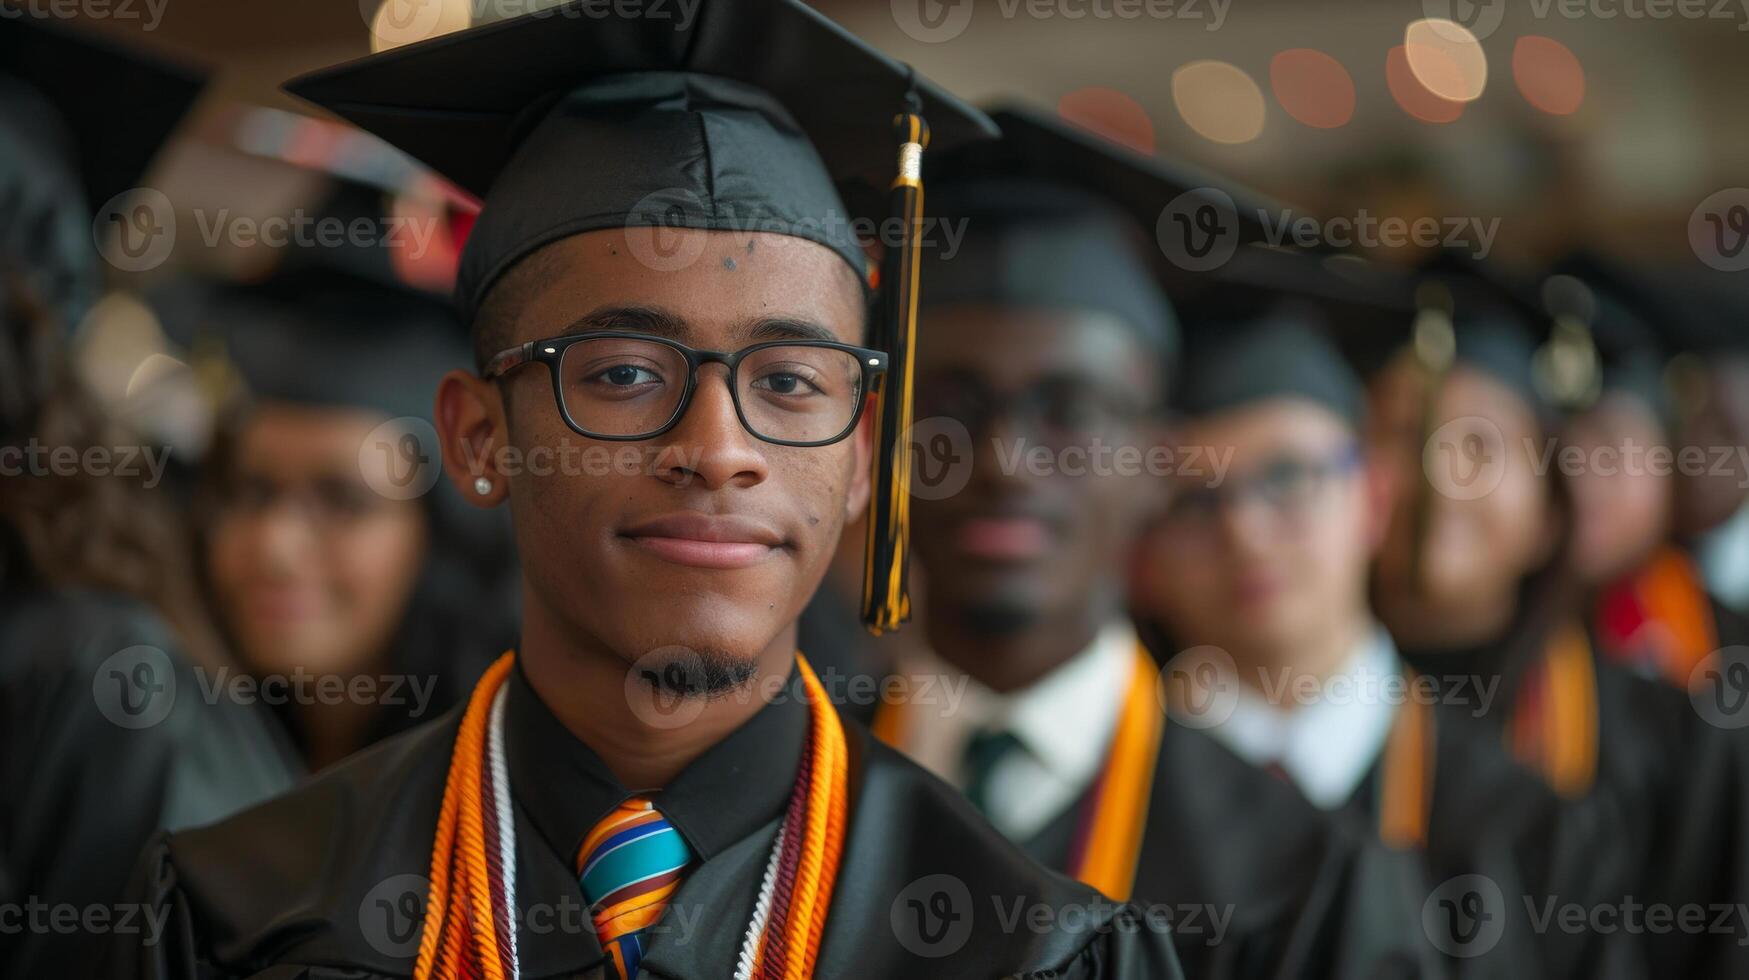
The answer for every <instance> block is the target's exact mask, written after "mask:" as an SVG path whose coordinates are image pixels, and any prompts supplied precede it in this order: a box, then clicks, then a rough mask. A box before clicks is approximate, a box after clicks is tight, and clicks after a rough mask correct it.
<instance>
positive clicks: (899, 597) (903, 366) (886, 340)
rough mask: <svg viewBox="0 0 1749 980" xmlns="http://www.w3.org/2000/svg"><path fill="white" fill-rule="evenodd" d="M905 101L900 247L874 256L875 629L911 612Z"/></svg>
mask: <svg viewBox="0 0 1749 980" xmlns="http://www.w3.org/2000/svg"><path fill="white" fill-rule="evenodd" d="M908 101H909V105H908V107H907V110H908V111H906V112H903V113H900V114H899V116H898V117H897V118H896V119H895V120H894V122H895V126H896V128H897V130H898V136H899V170H898V174H897V176H895V177H894V178H893V184H892V189H891V201H892V213H893V214H895V215H898V216H900V217H902V218H903V219H904V221H905V235H904V240H903V242H902V243H901V244H900V245H899V247H897V248H894V249H891V250H889V251H888V252H887V253H886V254H885V255H883V256H882V258H881V277H880V281H881V286H882V295H881V318H880V342H881V346H883V347H884V348H885V350H886V352H887V373H886V375H885V377H884V378H883V379H882V381H881V387H880V389H879V402H880V410H879V413H878V414H877V415H876V417H875V419H876V421H875V447H876V457H875V484H874V492H873V497H872V498H871V500H870V507H871V508H872V510H871V513H870V514H869V521H868V547H867V551H866V554H865V557H864V559H863V585H862V621H863V624H864V625H866V626H867V627H868V631H869V632H870V633H873V634H874V635H876V636H879V635H880V634H881V633H883V632H886V631H888V630H893V629H897V628H898V627H899V624H901V623H903V622H905V621H906V620H908V619H910V618H911V598H910V595H909V594H908V593H907V590H906V585H907V582H906V580H907V574H906V567H907V565H908V556H909V552H910V523H911V453H910V446H909V445H908V442H909V439H910V432H911V385H912V359H913V355H914V354H915V352H916V337H917V299H918V276H919V268H920V264H921V263H920V261H919V255H920V248H921V242H920V241H919V237H920V236H921V235H922V230H923V149H924V147H926V146H928V145H929V127H928V125H927V124H926V123H924V121H923V116H922V115H921V113H920V111H919V108H920V102H919V101H918V100H917V97H916V94H915V93H914V92H913V93H912V94H911V95H910V97H909V100H908Z"/></svg>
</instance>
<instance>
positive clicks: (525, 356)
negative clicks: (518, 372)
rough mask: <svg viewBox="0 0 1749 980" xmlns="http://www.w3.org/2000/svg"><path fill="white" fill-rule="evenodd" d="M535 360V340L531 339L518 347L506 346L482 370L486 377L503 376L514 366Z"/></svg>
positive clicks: (481, 373) (482, 374) (482, 375)
mask: <svg viewBox="0 0 1749 980" xmlns="http://www.w3.org/2000/svg"><path fill="white" fill-rule="evenodd" d="M532 360H534V341H532V340H531V341H529V342H528V343H526V344H522V345H520V346H517V347H510V348H506V349H505V350H501V351H499V352H498V353H497V354H495V355H493V357H492V359H491V360H490V361H487V362H486V369H485V370H484V371H481V372H480V376H481V377H484V378H498V377H503V376H504V375H505V374H506V373H508V372H509V371H510V370H511V369H512V368H516V367H520V366H522V365H524V364H527V363H528V362H529V361H532Z"/></svg>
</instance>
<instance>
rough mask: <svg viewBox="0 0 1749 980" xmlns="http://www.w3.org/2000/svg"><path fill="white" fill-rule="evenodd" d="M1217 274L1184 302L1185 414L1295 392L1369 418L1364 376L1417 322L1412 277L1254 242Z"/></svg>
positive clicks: (1181, 391) (1356, 420)
mask: <svg viewBox="0 0 1749 980" xmlns="http://www.w3.org/2000/svg"><path fill="white" fill-rule="evenodd" d="M1211 279H1212V282H1211V284H1210V286H1209V288H1208V289H1206V290H1205V291H1204V292H1203V293H1202V295H1200V296H1199V297H1198V298H1197V299H1196V301H1195V302H1193V303H1191V304H1188V305H1187V306H1185V307H1184V309H1183V318H1184V323H1185V330H1186V335H1187V341H1186V345H1185V346H1186V353H1185V358H1184V372H1183V377H1182V379H1181V381H1180V383H1179V385H1178V390H1177V397H1176V400H1175V401H1176V407H1177V409H1178V410H1179V411H1181V412H1184V413H1185V414H1188V415H1193V416H1195V415H1207V414H1210V413H1213V412H1218V411H1223V410H1225V409H1230V408H1236V407H1239V406H1242V405H1246V404H1249V403H1251V402H1256V401H1262V400H1265V399H1269V398H1281V397H1297V398H1303V399H1307V400H1310V401H1313V402H1316V403H1318V404H1321V405H1324V406H1325V407H1327V408H1329V409H1331V410H1332V411H1334V412H1336V413H1337V414H1339V415H1341V416H1342V417H1343V418H1345V419H1347V420H1348V421H1349V422H1350V423H1352V424H1354V425H1355V426H1356V427H1358V426H1359V425H1360V424H1361V422H1362V420H1363V417H1364V414H1365V405H1366V396H1365V388H1364V384H1363V381H1362V377H1363V376H1364V375H1365V374H1369V373H1371V372H1372V371H1373V370H1376V369H1377V368H1378V367H1379V366H1381V365H1382V364H1383V363H1384V361H1385V359H1387V358H1388V357H1389V356H1390V354H1392V353H1394V352H1395V351H1396V350H1398V349H1400V348H1401V347H1402V346H1403V345H1404V343H1405V342H1406V340H1407V338H1408V336H1409V329H1410V326H1411V324H1412V323H1413V321H1414V316H1415V307H1414V303H1413V289H1412V287H1411V285H1410V283H1409V282H1408V281H1407V280H1406V279H1405V278H1404V277H1402V276H1401V275H1399V274H1396V273H1393V272H1392V271H1391V270H1389V269H1387V268H1384V267H1381V266H1378V265H1376V264H1375V263H1372V262H1370V261H1368V260H1366V259H1364V258H1361V257H1359V256H1355V255H1345V254H1330V253H1319V252H1309V251H1306V250H1302V249H1287V248H1273V247H1262V246H1253V247H1246V248H1241V249H1240V250H1239V251H1238V252H1236V253H1235V254H1234V256H1233V259H1232V260H1231V261H1229V262H1228V263H1227V264H1226V265H1225V266H1223V267H1222V268H1221V269H1220V270H1219V271H1217V272H1215V273H1213V274H1212V276H1211Z"/></svg>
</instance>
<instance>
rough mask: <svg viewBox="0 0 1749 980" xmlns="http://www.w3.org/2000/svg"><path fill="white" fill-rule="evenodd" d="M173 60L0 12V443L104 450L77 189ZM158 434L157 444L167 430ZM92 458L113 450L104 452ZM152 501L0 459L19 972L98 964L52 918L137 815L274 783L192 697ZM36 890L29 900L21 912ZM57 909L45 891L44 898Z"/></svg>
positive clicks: (15, 448) (88, 968)
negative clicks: (86, 325)
mask: <svg viewBox="0 0 1749 980" xmlns="http://www.w3.org/2000/svg"><path fill="white" fill-rule="evenodd" d="M200 88H201V83H200V80H199V78H198V77H197V76H196V75H194V74H193V73H191V72H189V71H187V70H186V69H183V68H180V67H177V66H172V65H167V64H163V63H160V62H158V61H156V60H154V59H151V58H148V57H144V56H142V55H140V54H137V53H135V52H131V51H127V50H124V49H121V48H117V47H113V46H111V45H109V44H107V43H103V42H100V41H96V40H92V39H90V38H87V37H85V36H83V35H82V34H77V33H73V32H70V31H67V30H66V29H64V28H60V27H58V26H56V25H54V24H46V23H43V22H41V21H39V20H36V19H33V18H31V17H28V16H25V15H23V14H20V13H16V12H8V13H7V14H6V16H4V17H0V329H3V334H0V459H4V460H5V462H6V464H7V466H8V467H9V468H11V467H18V468H20V469H23V468H25V467H28V466H33V465H38V464H32V463H30V462H29V461H28V457H27V456H26V455H25V453H27V452H35V451H37V450H39V449H40V450H43V451H54V452H57V453H62V452H66V451H69V450H70V451H71V452H72V453H74V454H75V455H76V456H77V457H78V458H80V459H81V460H84V459H89V458H92V457H88V456H87V455H86V453H87V451H88V450H93V449H97V450H100V451H102V452H104V453H106V454H107V453H109V452H110V449H109V447H110V446H112V445H115V444H116V442H117V441H118V440H125V441H131V439H130V437H128V436H125V435H122V434H121V430H120V429H119V427H118V426H117V425H116V423H115V422H114V420H112V419H109V418H107V417H106V416H105V415H104V413H103V412H102V410H101V409H100V408H99V406H98V403H97V401H96V400H95V399H94V397H93V396H92V395H91V394H90V393H88V392H87V391H86V390H85V389H84V388H83V386H82V385H81V384H80V382H79V381H78V379H77V378H76V376H75V374H74V371H73V367H72V364H71V362H70V357H69V352H68V347H69V337H70V335H71V333H72V331H73V328H74V327H75V326H76V325H77V324H78V323H79V322H80V320H81V318H82V317H83V316H84V315H85V313H86V312H87V311H88V310H89V308H90V306H91V304H92V303H94V302H95V301H96V300H97V298H98V297H99V295H100V294H101V293H102V291H103V274H102V263H101V260H100V258H99V256H98V254H97V252H96V249H95V247H94V242H93V235H92V214H91V210H90V207H91V205H93V204H101V203H102V202H104V201H107V200H108V199H109V198H111V197H112V196H114V195H116V194H118V193H120V192H121V191H123V190H125V189H127V188H129V187H131V186H133V184H134V183H135V182H136V181H137V180H138V179H139V176H140V173H141V172H142V171H143V170H144V169H145V167H146V165H147V162H148V161H149V160H150V158H151V157H152V155H153V153H154V151H155V150H156V149H157V147H158V145H159V144H160V143H161V142H162V141H163V140H164V138H165V137H166V136H167V135H168V134H169V132H170V130H171V129H172V128H173V127H174V125H175V123H176V122H177V120H178V119H180V118H181V115H182V113H183V111H184V110H185V109H186V108H187V107H188V105H189V104H190V103H191V102H192V101H193V100H194V98H195V96H196V95H197V93H198V92H199V91H200ZM165 455H168V451H167V450H165ZM108 458H112V459H114V458H117V457H115V456H110V457H108ZM180 539H181V535H180V533H179V530H178V528H177V525H176V524H175V521H174V519H173V516H172V514H171V513H170V511H169V509H168V508H165V507H163V506H161V505H160V501H159V500H158V499H156V497H155V496H154V495H150V494H147V493H146V492H145V490H144V489H142V487H141V486H139V485H138V484H135V483H133V482H132V481H131V480H130V479H129V478H126V477H124V476H122V475H120V474H119V473H116V474H102V473H96V472H80V473H78V474H62V473H59V472H56V471H50V472H22V473H21V472H18V471H17V470H15V471H14V472H13V473H12V474H11V475H8V476H5V477H4V478H0V722H3V724H4V731H3V733H0V779H4V781H5V783H6V785H7V786H8V787H10V791H9V792H8V793H7V794H6V803H5V804H4V805H0V903H3V904H4V905H5V907H7V908H11V909H17V910H20V911H21V914H24V915H37V914H41V915H52V916H54V918H53V920H52V922H51V921H49V920H47V919H44V920H41V921H36V920H27V921H25V922H23V923H22V924H21V927H20V928H9V929H7V930H6V931H5V934H4V936H0V962H4V963H5V964H6V969H7V972H8V973H9V974H10V975H15V976H91V975H95V953H96V951H97V946H96V944H94V943H93V942H92V938H91V936H90V935H89V934H87V933H85V932H83V931H82V930H73V931H68V930H66V929H65V928H63V926H64V923H65V921H66V915H67V911H66V910H73V911H75V912H77V913H78V914H79V915H80V917H81V918H80V922H81V923H83V922H85V921H88V920H86V919H85V918H84V916H85V915H86V914H87V912H88V910H90V909H93V908H106V907H109V906H111V905H112V904H113V903H114V902H116V901H117V900H119V898H120V897H121V893H122V891H123V888H124V885H125V883H126V878H127V871H126V869H127V867H128V866H129V865H131V863H132V861H133V856H134V855H137V853H138V851H139V850H140V848H141V847H142V846H144V844H145V842H146V841H147V839H148V838H149V837H150V836H151V834H152V833H153V832H154V831H156V830H158V829H160V828H164V827H183V826H189V825H193V824H199V823H205V822H208V821H211V820H215V819H217V818H219V817H222V816H225V815H226V814H229V813H231V812H233V811H235V810H236V809H238V808H240V807H243V806H246V805H248V804H250V803H254V802H257V801H259V800H261V799H264V798H265V797H267V796H268V795H270V794H271V793H273V792H276V791H277V790H279V789H281V788H283V787H285V786H287V785H289V783H290V779H291V768H290V765H289V761H288V759H287V758H286V756H285V755H284V754H283V753H282V751H281V748H280V746H279V744H278V743H277V741H276V740H274V739H273V738H272V737H271V736H270V734H269V728H268V726H267V725H266V724H264V723H263V722H264V719H263V718H262V717H261V716H259V715H256V714H255V713H253V712H252V711H250V710H248V709H246V708H244V707H241V706H238V705H235V704H226V703H217V704H214V703H209V702H208V701H206V700H205V699H204V698H202V697H201V696H200V692H201V688H200V685H199V678H198V677H197V676H196V673H195V667H196V665H197V664H198V666H200V667H201V668H207V669H211V668H214V667H217V666H219V665H220V663H219V661H218V659H217V657H218V644H217V642H216V640H215V638H214V635H213V631H212V628H211V625H210V624H209V623H208V622H207V621H206V620H205V619H204V616H203V614H202V611H201V609H200V604H199V599H198V592H197V590H196V589H195V588H194V587H193V586H194V581H193V575H192V571H191V569H190V567H189V565H188V563H187V562H186V560H185V555H184V553H183V547H182V542H181V540H180ZM31 909H40V910H43V911H42V912H40V913H33V912H31V911H30V910H31ZM57 910H59V911H57Z"/></svg>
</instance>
